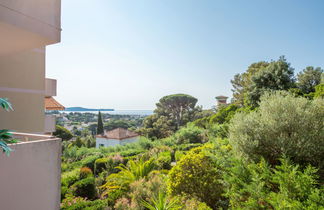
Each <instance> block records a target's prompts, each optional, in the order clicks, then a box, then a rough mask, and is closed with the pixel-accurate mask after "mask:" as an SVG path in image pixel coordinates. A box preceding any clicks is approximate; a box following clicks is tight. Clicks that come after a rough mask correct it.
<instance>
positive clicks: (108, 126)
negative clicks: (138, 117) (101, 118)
mask: <svg viewBox="0 0 324 210" xmlns="http://www.w3.org/2000/svg"><path fill="white" fill-rule="evenodd" d="M134 126H135V124H134V123H131V122H130V121H129V120H109V121H108V122H107V123H105V125H104V128H105V130H107V131H110V130H114V129H115V128H125V129H129V128H131V127H134Z"/></svg>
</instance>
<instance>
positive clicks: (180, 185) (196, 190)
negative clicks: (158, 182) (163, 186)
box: [168, 145, 223, 208]
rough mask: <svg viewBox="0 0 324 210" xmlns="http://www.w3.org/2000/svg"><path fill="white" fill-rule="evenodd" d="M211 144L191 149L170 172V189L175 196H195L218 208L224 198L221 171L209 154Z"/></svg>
mask: <svg viewBox="0 0 324 210" xmlns="http://www.w3.org/2000/svg"><path fill="white" fill-rule="evenodd" d="M210 149H212V146H211V145H205V146H204V147H199V148H195V149H192V150H191V151H189V152H188V153H187V154H186V155H185V156H184V157H183V158H182V159H181V160H180V161H179V162H177V165H176V166H174V167H173V168H172V169H171V171H170V173H169V180H168V190H169V192H170V193H171V195H173V196H177V195H179V196H187V195H190V196H193V197H197V198H198V199H199V200H201V201H203V202H205V203H206V204H207V205H209V206H211V207H214V208H216V206H217V205H218V203H219V201H220V200H221V199H222V193H223V185H222V184H221V180H220V179H221V171H220V169H219V168H218V166H217V165H216V164H215V162H214V161H213V159H212V158H211V157H210V156H209V155H208V150H210Z"/></svg>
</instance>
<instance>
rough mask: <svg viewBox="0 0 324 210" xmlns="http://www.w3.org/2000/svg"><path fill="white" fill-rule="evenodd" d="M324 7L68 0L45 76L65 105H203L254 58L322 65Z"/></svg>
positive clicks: (294, 1)
mask: <svg viewBox="0 0 324 210" xmlns="http://www.w3.org/2000/svg"><path fill="white" fill-rule="evenodd" d="M323 11H324V2H321V1H320V0H318V1H301V0H271V1H270V0H253V1H252V0H251V1H250V0H245V1H243V0H237V1H231V0H222V1H216V0H210V1H209V0H203V1H198V0H195V1H193V0H160V1H158V0H137V1H134V0H114V1H112V0H92V1H89V0H63V1H62V29H63V31H62V42H61V43H59V44H56V45H52V46H49V47H47V59H46V62H47V63H46V68H47V70H46V75H47V77H49V78H55V79H57V80H58V96H57V99H58V100H59V101H60V102H61V103H62V104H64V105H65V106H67V107H69V106H83V107H91V108H115V109H154V107H155V103H156V102H157V101H158V100H159V98H161V97H162V96H165V95H168V94H173V93H187V94H190V95H192V96H195V97H196V98H198V103H199V105H202V106H203V107H204V108H206V109H207V108H210V107H211V106H213V105H214V104H215V96H217V95H227V96H231V94H232V93H231V84H230V80H231V79H232V78H233V76H234V74H236V73H241V72H244V71H245V70H246V69H247V67H248V66H249V65H250V64H251V63H253V62H257V61H261V60H265V61H269V60H271V59H277V58H278V57H279V56H281V55H285V56H286V58H287V60H288V61H289V62H290V63H291V64H292V67H294V68H295V72H298V71H300V70H302V69H303V68H305V67H306V66H308V65H313V66H320V67H324V13H323Z"/></svg>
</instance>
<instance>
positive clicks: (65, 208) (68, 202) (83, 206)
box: [61, 197, 108, 210]
mask: <svg viewBox="0 0 324 210" xmlns="http://www.w3.org/2000/svg"><path fill="white" fill-rule="evenodd" d="M107 206H108V203H107V200H95V201H88V200H86V199H84V198H81V197H71V198H66V199H64V200H63V201H62V203H61V210H105V209H107V208H106V207H107Z"/></svg>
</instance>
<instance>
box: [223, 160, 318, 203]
mask: <svg viewBox="0 0 324 210" xmlns="http://www.w3.org/2000/svg"><path fill="white" fill-rule="evenodd" d="M230 170H231V172H230V173H229V175H228V176H225V180H226V182H227V185H228V186H229V188H228V190H227V192H226V196H227V197H229V199H230V206H231V207H232V208H233V209H321V208H323V206H324V201H323V199H322V198H323V196H324V189H323V188H322V189H319V188H317V180H316V178H317V176H316V175H315V173H316V171H317V170H316V169H315V168H313V167H311V166H309V167H307V168H306V169H304V170H303V171H302V170H301V169H300V168H299V166H298V165H293V164H291V163H290V161H289V160H287V159H281V163H280V164H279V165H277V166H276V167H275V169H272V168H270V166H269V165H268V164H267V163H266V161H265V160H261V161H260V162H259V163H257V164H255V163H251V164H248V165H245V164H244V163H242V162H239V161H238V162H237V163H236V165H234V166H233V167H231V168H230Z"/></svg>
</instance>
